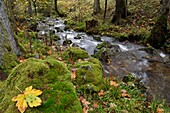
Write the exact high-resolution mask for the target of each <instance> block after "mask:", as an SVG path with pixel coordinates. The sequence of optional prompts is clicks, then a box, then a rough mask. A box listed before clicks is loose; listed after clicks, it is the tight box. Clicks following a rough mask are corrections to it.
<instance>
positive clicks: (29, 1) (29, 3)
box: [28, 0, 32, 16]
mask: <svg viewBox="0 0 170 113" xmlns="http://www.w3.org/2000/svg"><path fill="white" fill-rule="evenodd" d="M28 14H29V15H30V16H32V3H31V0H28Z"/></svg>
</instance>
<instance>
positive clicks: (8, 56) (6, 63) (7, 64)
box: [0, 52, 18, 74]
mask: <svg viewBox="0 0 170 113" xmlns="http://www.w3.org/2000/svg"><path fill="white" fill-rule="evenodd" d="M17 64H18V63H17V61H16V55H15V54H12V53H9V52H7V53H5V54H4V55H3V57H2V59H1V65H0V69H1V70H3V71H4V72H5V73H7V74H8V73H10V71H11V70H12V68H14V67H15V66H16V65H17Z"/></svg>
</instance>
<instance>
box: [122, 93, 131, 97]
mask: <svg viewBox="0 0 170 113" xmlns="http://www.w3.org/2000/svg"><path fill="white" fill-rule="evenodd" d="M121 97H127V98H130V95H129V94H126V93H122V94H121Z"/></svg>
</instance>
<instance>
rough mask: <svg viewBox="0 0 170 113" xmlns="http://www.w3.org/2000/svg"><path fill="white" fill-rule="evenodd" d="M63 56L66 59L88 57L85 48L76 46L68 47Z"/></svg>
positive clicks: (74, 59)
mask: <svg viewBox="0 0 170 113" xmlns="http://www.w3.org/2000/svg"><path fill="white" fill-rule="evenodd" d="M64 56H65V57H66V59H71V60H73V61H76V60H78V59H85V58H89V55H88V53H87V52H86V51H85V50H82V49H80V48H76V47H73V48H68V49H67V50H66V51H65V53H64Z"/></svg>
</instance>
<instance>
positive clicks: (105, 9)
mask: <svg viewBox="0 0 170 113" xmlns="http://www.w3.org/2000/svg"><path fill="white" fill-rule="evenodd" d="M106 11H107V0H105V7H104V16H103V22H105V18H106Z"/></svg>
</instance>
